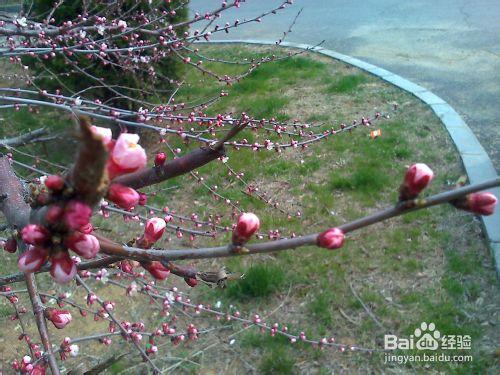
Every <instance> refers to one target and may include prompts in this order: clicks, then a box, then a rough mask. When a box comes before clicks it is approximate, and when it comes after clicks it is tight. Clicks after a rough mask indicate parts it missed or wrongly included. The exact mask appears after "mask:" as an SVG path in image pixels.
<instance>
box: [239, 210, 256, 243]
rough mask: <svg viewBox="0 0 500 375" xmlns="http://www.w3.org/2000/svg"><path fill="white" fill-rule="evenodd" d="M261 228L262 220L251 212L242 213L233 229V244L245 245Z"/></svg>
mask: <svg viewBox="0 0 500 375" xmlns="http://www.w3.org/2000/svg"><path fill="white" fill-rule="evenodd" d="M259 228H260V220H259V218H258V217H257V215H255V214H253V213H251V212H245V213H242V214H241V215H240V216H239V217H238V222H237V223H236V226H235V227H234V230H233V245H236V246H243V245H244V244H245V243H247V242H248V240H249V239H250V237H252V236H253V235H254V234H255V233H257V231H258V230H259Z"/></svg>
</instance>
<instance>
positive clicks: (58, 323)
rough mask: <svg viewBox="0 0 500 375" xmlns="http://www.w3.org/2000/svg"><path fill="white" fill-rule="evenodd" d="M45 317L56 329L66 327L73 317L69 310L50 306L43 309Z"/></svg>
mask: <svg viewBox="0 0 500 375" xmlns="http://www.w3.org/2000/svg"><path fill="white" fill-rule="evenodd" d="M45 317H46V318H47V319H48V320H50V321H51V322H52V323H53V324H54V326H55V327H56V328H57V329H62V328H64V327H66V326H67V325H68V324H69V323H70V322H71V320H72V319H73V318H72V316H71V314H70V312H69V311H67V310H57V309H52V308H48V309H46V310H45Z"/></svg>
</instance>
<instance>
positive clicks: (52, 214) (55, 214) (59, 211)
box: [45, 205, 64, 224]
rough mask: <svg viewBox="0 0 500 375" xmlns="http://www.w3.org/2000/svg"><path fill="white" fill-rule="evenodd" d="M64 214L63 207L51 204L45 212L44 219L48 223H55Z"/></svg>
mask: <svg viewBox="0 0 500 375" xmlns="http://www.w3.org/2000/svg"><path fill="white" fill-rule="evenodd" d="M63 214H64V209H63V208H62V207H61V206H58V205H52V206H50V207H49V208H48V210H47V213H46V214H45V220H47V222H48V223H49V224H55V223H56V222H58V221H59V220H61V218H62V216H63Z"/></svg>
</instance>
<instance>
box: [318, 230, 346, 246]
mask: <svg viewBox="0 0 500 375" xmlns="http://www.w3.org/2000/svg"><path fill="white" fill-rule="evenodd" d="M316 244H317V245H318V246H319V247H324V248H326V249H330V250H333V249H339V248H341V247H342V246H343V245H344V232H343V231H342V229H339V228H330V229H328V230H326V231H324V232H322V233H320V234H319V235H318V237H317V239H316Z"/></svg>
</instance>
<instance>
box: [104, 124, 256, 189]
mask: <svg viewBox="0 0 500 375" xmlns="http://www.w3.org/2000/svg"><path fill="white" fill-rule="evenodd" d="M246 125H247V122H245V123H241V124H238V125H236V126H234V127H232V128H231V130H230V131H229V132H228V134H226V135H225V136H224V138H222V139H221V140H219V141H217V142H216V143H215V144H214V145H212V146H209V147H206V148H200V149H198V150H194V151H193V152H191V153H189V154H187V155H184V156H182V157H180V158H178V159H174V160H172V161H170V162H168V163H166V164H165V165H163V166H160V167H153V168H149V169H143V170H140V171H137V172H134V173H128V174H125V175H122V176H119V177H117V178H115V179H114V180H113V183H117V184H122V185H125V186H129V187H131V188H134V189H140V188H143V187H145V186H150V185H154V184H158V183H160V182H162V181H165V180H168V179H169V178H173V177H177V176H180V175H182V174H185V173H188V172H191V171H192V170H194V169H196V168H199V167H201V166H203V165H205V164H207V163H209V162H211V161H212V160H214V159H217V158H219V157H221V156H224V143H225V142H227V141H228V140H229V139H231V138H233V137H234V136H235V135H236V134H238V133H239V132H240V131H241V130H243V129H244V128H245V126H246Z"/></svg>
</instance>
